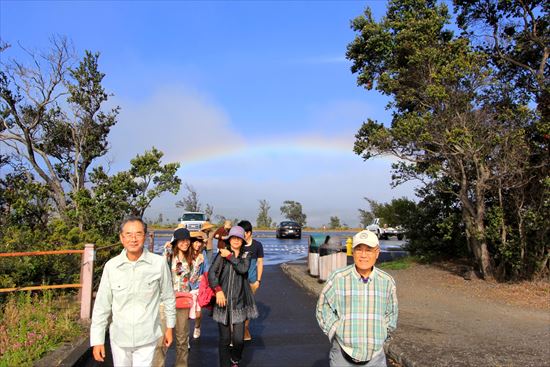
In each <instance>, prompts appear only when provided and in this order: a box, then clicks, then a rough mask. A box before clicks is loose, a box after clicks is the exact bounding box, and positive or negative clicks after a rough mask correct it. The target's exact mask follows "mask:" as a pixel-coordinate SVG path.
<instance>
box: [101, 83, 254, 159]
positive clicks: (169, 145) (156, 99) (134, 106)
mask: <svg viewBox="0 0 550 367" xmlns="http://www.w3.org/2000/svg"><path fill="white" fill-rule="evenodd" d="M114 102H115V103H118V104H119V105H120V106H122V107H123V108H122V110H121V113H120V115H119V122H118V123H117V124H116V125H115V126H114V127H113V129H112V132H111V135H110V141H111V145H112V149H111V151H110V157H111V158H112V159H114V161H115V162H116V163H115V164H116V165H118V166H120V167H121V169H122V168H123V167H125V166H127V165H128V164H129V160H130V159H131V158H133V157H134V156H135V155H136V154H142V153H143V152H144V151H145V150H146V149H147V150H149V149H151V147H153V146H155V147H156V148H157V149H159V150H161V151H162V152H164V158H163V160H164V162H185V161H189V160H193V159H196V158H197V157H201V156H205V155H210V154H217V153H218V152H222V151H233V150H235V149H238V148H239V147H240V146H241V145H242V144H243V138H242V136H240V135H239V134H237V133H235V132H234V131H233V130H232V129H231V122H230V119H229V117H228V116H227V114H226V113H225V111H224V110H223V109H222V108H221V107H220V106H218V105H217V104H216V103H215V102H214V101H212V100H211V99H209V98H208V97H207V96H205V95H203V94H201V93H199V92H198V91H195V90H191V89H186V88H183V87H177V86H165V87H162V88H159V89H157V90H156V92H155V93H153V94H152V95H151V96H149V97H148V98H146V99H145V100H143V101H139V102H137V101H117V100H115V101H114Z"/></svg>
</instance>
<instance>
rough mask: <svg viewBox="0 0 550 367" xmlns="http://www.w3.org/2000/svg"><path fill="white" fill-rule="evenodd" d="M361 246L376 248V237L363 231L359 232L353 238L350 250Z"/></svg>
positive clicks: (367, 231) (369, 232)
mask: <svg viewBox="0 0 550 367" xmlns="http://www.w3.org/2000/svg"><path fill="white" fill-rule="evenodd" d="M361 244H363V245H367V246H369V247H376V246H378V245H379V243H378V237H377V236H376V234H374V232H371V231H369V230H368V229H365V230H364V231H361V232H359V233H357V234H356V235H355V236H353V243H352V248H355V246H358V245H361Z"/></svg>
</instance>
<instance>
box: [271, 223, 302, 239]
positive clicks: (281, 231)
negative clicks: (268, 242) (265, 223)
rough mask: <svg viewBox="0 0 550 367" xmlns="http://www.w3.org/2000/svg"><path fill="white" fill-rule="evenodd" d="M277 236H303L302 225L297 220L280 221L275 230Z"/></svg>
mask: <svg viewBox="0 0 550 367" xmlns="http://www.w3.org/2000/svg"><path fill="white" fill-rule="evenodd" d="M275 236H276V237H277V238H289V237H292V238H298V239H300V238H302V226H301V225H300V224H299V223H297V222H292V221H285V222H281V223H279V225H278V226H277V231H276V232H275Z"/></svg>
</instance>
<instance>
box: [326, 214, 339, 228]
mask: <svg viewBox="0 0 550 367" xmlns="http://www.w3.org/2000/svg"><path fill="white" fill-rule="evenodd" d="M340 227H342V226H341V225H340V218H338V217H336V216H334V217H330V224H329V228H330V229H338V228H340Z"/></svg>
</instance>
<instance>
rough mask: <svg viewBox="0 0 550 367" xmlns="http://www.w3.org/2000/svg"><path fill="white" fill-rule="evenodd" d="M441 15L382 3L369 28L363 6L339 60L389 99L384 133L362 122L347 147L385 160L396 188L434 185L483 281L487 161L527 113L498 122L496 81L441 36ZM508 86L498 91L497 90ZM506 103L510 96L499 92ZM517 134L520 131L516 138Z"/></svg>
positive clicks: (487, 256)
mask: <svg viewBox="0 0 550 367" xmlns="http://www.w3.org/2000/svg"><path fill="white" fill-rule="evenodd" d="M449 19H450V16H449V14H448V10H447V8H446V6H445V5H437V4H436V3H435V2H433V1H423V0H415V1H400V0H395V1H390V3H389V7H388V11H387V14H386V17H385V18H384V19H383V20H382V21H381V22H376V21H375V20H374V19H373V17H372V15H371V12H370V10H369V9H367V10H366V11H365V15H364V16H361V17H358V18H356V19H355V20H354V21H353V23H352V28H353V29H354V30H355V31H357V32H358V33H359V34H358V36H357V37H356V39H355V40H354V41H353V42H352V43H351V44H350V45H349V46H348V51H347V56H348V58H349V59H351V60H352V61H353V62H354V64H353V66H352V71H353V72H354V73H358V74H359V75H358V79H357V80H358V83H359V84H360V85H362V86H364V87H365V88H367V89H371V88H372V87H373V86H374V85H376V89H378V90H379V91H381V92H382V93H384V94H386V95H389V96H392V98H393V100H392V102H391V103H390V107H392V108H394V109H395V112H394V113H393V119H392V122H391V127H386V126H384V125H383V124H380V123H377V122H376V121H373V120H371V119H369V120H368V121H367V122H366V123H364V124H363V126H362V127H361V129H360V130H359V132H358V133H357V135H356V138H357V140H356V143H355V147H354V150H355V152H356V153H357V154H358V155H361V156H362V157H363V158H364V159H370V158H372V157H375V156H377V155H380V154H391V155H394V156H396V157H398V158H399V159H400V162H399V163H397V164H395V165H394V168H395V169H396V174H395V175H394V179H395V182H396V183H397V184H398V183H400V182H403V181H405V180H409V179H413V178H416V179H421V180H424V182H435V183H438V182H443V181H442V180H441V178H449V179H450V180H451V181H452V183H453V185H445V186H442V187H441V188H440V189H441V190H444V189H448V188H449V187H453V188H454V187H455V186H454V184H456V188H457V190H450V191H448V192H449V193H451V194H453V195H456V197H457V199H458V200H459V202H460V204H461V210H462V217H463V221H464V223H465V230H466V235H467V240H468V245H469V248H470V251H471V253H472V254H473V257H474V258H475V260H476V262H477V264H478V268H479V270H480V272H481V273H482V274H483V276H486V277H488V278H491V277H493V276H494V272H493V271H494V269H493V266H492V265H493V263H492V257H491V253H490V252H489V247H488V243H487V240H486V236H485V235H486V233H485V232H486V231H485V215H486V209H487V208H486V199H487V195H488V194H489V192H490V188H491V185H493V184H494V183H495V182H497V181H498V179H499V177H500V176H499V174H500V172H499V171H498V166H497V164H496V163H495V162H501V161H502V157H503V156H504V155H505V153H504V152H503V150H502V145H501V142H502V141H504V140H513V139H514V136H517V135H518V131H521V129H522V128H523V127H524V126H525V124H526V123H527V122H526V118H525V117H526V115H525V114H523V115H521V114H520V115H519V118H518V119H517V120H512V121H507V122H508V123H507V124H503V123H502V121H500V117H501V114H500V111H499V110H498V108H499V105H498V104H494V103H493V102H494V99H492V97H493V96H494V94H493V93H492V92H493V91H494V90H495V88H497V89H498V87H497V86H498V85H499V80H498V78H496V75H495V72H494V70H493V69H491V68H490V66H489V57H488V56H487V55H486V54H485V53H483V52H478V51H475V50H474V49H473V48H472V46H471V44H470V43H469V41H468V39H466V38H463V37H458V38H456V37H454V35H453V33H452V31H450V30H447V29H445V25H446V24H447V23H448V22H449ZM506 90H507V89H504V90H503V91H504V93H506ZM507 96H508V97H509V95H507ZM519 135H521V133H520V134H519Z"/></svg>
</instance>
